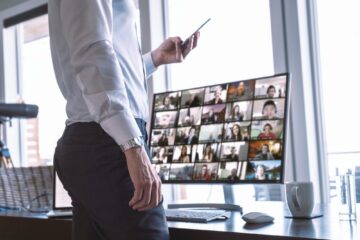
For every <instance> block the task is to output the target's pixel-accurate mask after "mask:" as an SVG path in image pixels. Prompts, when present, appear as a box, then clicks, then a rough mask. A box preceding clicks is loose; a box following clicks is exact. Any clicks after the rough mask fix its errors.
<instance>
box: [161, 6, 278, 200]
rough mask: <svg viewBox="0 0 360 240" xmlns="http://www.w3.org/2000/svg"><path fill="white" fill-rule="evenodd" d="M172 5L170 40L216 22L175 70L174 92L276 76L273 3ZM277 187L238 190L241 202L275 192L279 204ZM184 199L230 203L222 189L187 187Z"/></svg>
mask: <svg viewBox="0 0 360 240" xmlns="http://www.w3.org/2000/svg"><path fill="white" fill-rule="evenodd" d="M166 3H167V7H168V8H167V9H168V12H167V17H168V21H167V25H168V26H167V28H168V35H169V36H181V37H182V39H185V38H186V37H188V36H189V35H190V34H191V33H192V32H193V31H194V30H195V29H196V28H197V27H199V25H200V24H202V23H203V22H204V21H205V20H206V19H208V18H209V17H210V18H211V20H210V22H209V23H208V24H207V25H206V26H204V27H203V28H202V30H201V33H200V40H199V45H198V48H197V49H196V50H194V51H193V52H192V53H191V55H189V56H188V58H187V59H186V61H184V62H183V63H182V64H178V65H177V64H173V65H171V66H169V75H170V81H169V86H170V89H169V90H178V89H186V88H193V87H197V86H204V85H210V84H215V83H224V82H231V81H236V80H241V79H246V78H252V77H260V76H267V75H272V74H274V62H273V48H272V34H271V19H270V6H269V5H270V3H269V1H268V0H246V1H245V0H244V1H238V0H222V1H220V0H197V1H191V0H182V1H177V0H167V1H166ZM276 187H277V188H276V190H272V189H271V188H270V187H269V186H268V185H256V186H255V187H254V186H252V185H237V186H235V188H234V189H235V190H236V194H235V201H236V202H242V201H247V200H250V199H253V198H255V199H257V200H261V199H267V200H270V199H271V197H269V196H270V195H272V194H274V192H275V195H276V197H275V198H273V199H279V198H281V193H280V192H279V189H280V187H279V186H276ZM239 191H240V192H239ZM270 192H271V193H270ZM204 193H205V194H204ZM239 193H241V194H239ZM240 195H241V196H240ZM179 197H180V198H181V199H187V200H191V201H196V202H207V201H209V200H210V199H211V201H215V202H222V201H224V199H223V194H222V189H221V187H220V186H214V185H201V186H198V185H188V186H186V188H183V187H181V188H180V191H179Z"/></svg>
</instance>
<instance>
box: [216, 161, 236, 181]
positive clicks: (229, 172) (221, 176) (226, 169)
mask: <svg viewBox="0 0 360 240" xmlns="http://www.w3.org/2000/svg"><path fill="white" fill-rule="evenodd" d="M239 165H241V162H220V166H219V171H218V180H229V181H238V180H240V177H239V174H240V169H239Z"/></svg>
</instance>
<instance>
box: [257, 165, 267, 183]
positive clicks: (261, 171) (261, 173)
mask: <svg viewBox="0 0 360 240" xmlns="http://www.w3.org/2000/svg"><path fill="white" fill-rule="evenodd" d="M265 170H266V169H265V166H264V165H263V164H259V165H257V167H256V170H255V179H256V180H267V179H268V178H267V175H266V174H265Z"/></svg>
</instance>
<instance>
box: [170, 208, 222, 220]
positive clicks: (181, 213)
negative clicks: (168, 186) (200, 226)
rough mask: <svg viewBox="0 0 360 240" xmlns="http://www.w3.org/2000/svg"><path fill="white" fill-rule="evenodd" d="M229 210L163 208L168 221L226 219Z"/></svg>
mask: <svg viewBox="0 0 360 240" xmlns="http://www.w3.org/2000/svg"><path fill="white" fill-rule="evenodd" d="M228 213H229V212H227V211H225V210H212V209H211V210H209V209H206V210H183V209H165V215H166V219H167V220H168V221H181V222H198V223H207V222H210V221H212V220H215V219H226V218H228V217H229V215H228Z"/></svg>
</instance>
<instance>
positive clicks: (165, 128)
mask: <svg viewBox="0 0 360 240" xmlns="http://www.w3.org/2000/svg"><path fill="white" fill-rule="evenodd" d="M288 89H289V75H288V74H286V73H284V74H279V75H274V76H268V77H262V78H256V79H249V80H241V81H235V82H229V83H224V84H218V85H211V86H206V87H201V88H196V89H186V90H179V91H170V92H163V93H158V94H155V95H154V101H153V108H152V109H153V111H152V121H151V129H150V139H149V146H150V152H151V159H152V161H153V165H154V167H155V169H156V171H157V172H158V174H159V175H160V178H161V180H162V182H163V183H207V184H209V183H229V184H236V183H262V184H263V183H283V181H284V163H285V145H286V138H285V136H286V134H285V132H286V126H287V124H286V122H287V121H286V119H287V118H288V105H289V93H288V92H289V91H288ZM192 132H193V133H192ZM230 186H232V185H230ZM224 193H225V201H226V203H230V204H228V205H227V206H225V205H224V206H225V207H224V206H223V205H222V204H219V205H217V204H212V205H211V204H210V205H209V204H169V205H168V207H169V208H170V207H172V208H173V207H174V208H176V207H189V206H190V207H204V206H210V207H215V208H224V209H238V208H237V206H232V205H231V204H232V203H234V199H233V195H232V189H231V188H229V185H228V184H224ZM69 208H70V209H71V199H70V197H69V196H68V193H67V191H66V190H65V189H64V188H63V186H62V184H61V182H60V180H59V178H58V176H57V175H56V173H55V177H54V209H55V210H62V209H69ZM240 209H241V207H240Z"/></svg>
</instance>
